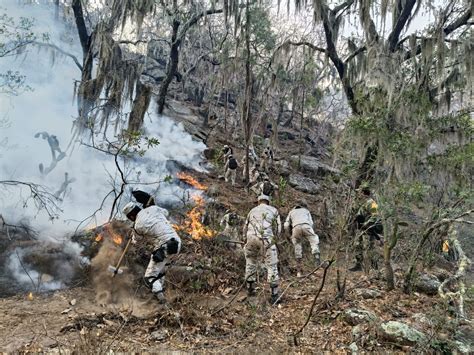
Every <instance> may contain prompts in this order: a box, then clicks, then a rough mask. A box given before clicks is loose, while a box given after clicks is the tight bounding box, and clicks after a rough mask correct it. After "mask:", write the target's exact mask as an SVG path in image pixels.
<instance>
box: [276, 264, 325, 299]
mask: <svg viewBox="0 0 474 355" xmlns="http://www.w3.org/2000/svg"><path fill="white" fill-rule="evenodd" d="M321 266H323V264H319V266H318V267H317V268H316V269H314V270H313V271H311V272H310V273H309V274H307V275H303V276H300V277H297V279H296V280H294V281H292V282H290V283H289V284H288V286H286V288H285V289H284V290H283V292H282V293H281V294H280V296H279V297H278V298H277V299H276V301H275V302H274V303H273V304H276V303H278V302H279V301H280V299H281V298H282V297H283V295H284V294H285V293H286V291H288V289H289V288H290V287H291V286H293V285H294V284H295V283H297V282H300V281H303V280H304V279H306V278H308V277H310V276H311V275H313V274H314V273H315V272H316V271H318V270H319V269H321Z"/></svg>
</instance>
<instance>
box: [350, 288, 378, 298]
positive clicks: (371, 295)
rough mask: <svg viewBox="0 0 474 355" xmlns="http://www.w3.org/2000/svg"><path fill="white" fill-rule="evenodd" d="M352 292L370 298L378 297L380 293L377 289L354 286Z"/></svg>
mask: <svg viewBox="0 0 474 355" xmlns="http://www.w3.org/2000/svg"><path fill="white" fill-rule="evenodd" d="M354 294H355V295H356V296H357V297H360V298H363V299H372V298H378V297H380V296H381V293H380V292H379V291H377V290H372V289H370V288H356V289H355V290H354Z"/></svg>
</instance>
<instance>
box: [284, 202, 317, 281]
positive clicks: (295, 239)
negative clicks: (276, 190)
mask: <svg viewBox="0 0 474 355" xmlns="http://www.w3.org/2000/svg"><path fill="white" fill-rule="evenodd" d="M284 227H285V230H286V231H290V232H291V242H292V243H293V246H294V248H295V258H296V262H297V264H298V274H300V272H301V261H302V258H303V246H302V244H301V243H302V241H303V238H307V239H308V241H309V245H310V246H311V253H312V254H313V256H314V261H315V262H316V264H317V265H319V264H320V263H321V254H320V251H319V237H318V235H317V234H316V233H315V232H314V229H313V218H312V217H311V213H310V212H309V210H308V204H307V202H306V201H305V200H301V201H300V202H299V203H298V204H297V205H296V206H295V207H294V208H293V209H292V210H291V211H290V213H289V214H288V217H286V220H285V224H284Z"/></svg>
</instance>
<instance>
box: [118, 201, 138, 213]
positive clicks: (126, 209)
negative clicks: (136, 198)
mask: <svg viewBox="0 0 474 355" xmlns="http://www.w3.org/2000/svg"><path fill="white" fill-rule="evenodd" d="M135 208H140V207H138V206H137V205H136V204H135V203H134V202H129V203H127V204H126V205H125V207H124V208H122V212H123V214H124V215H127V214H129V213H130V212H132V211H133V210H134V209H135Z"/></svg>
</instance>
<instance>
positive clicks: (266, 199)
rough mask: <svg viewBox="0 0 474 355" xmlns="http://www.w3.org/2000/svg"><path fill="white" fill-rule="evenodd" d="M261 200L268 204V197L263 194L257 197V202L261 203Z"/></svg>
mask: <svg viewBox="0 0 474 355" xmlns="http://www.w3.org/2000/svg"><path fill="white" fill-rule="evenodd" d="M263 200H265V201H267V202H270V196H267V195H263V194H262V195H260V196H258V201H263Z"/></svg>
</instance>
